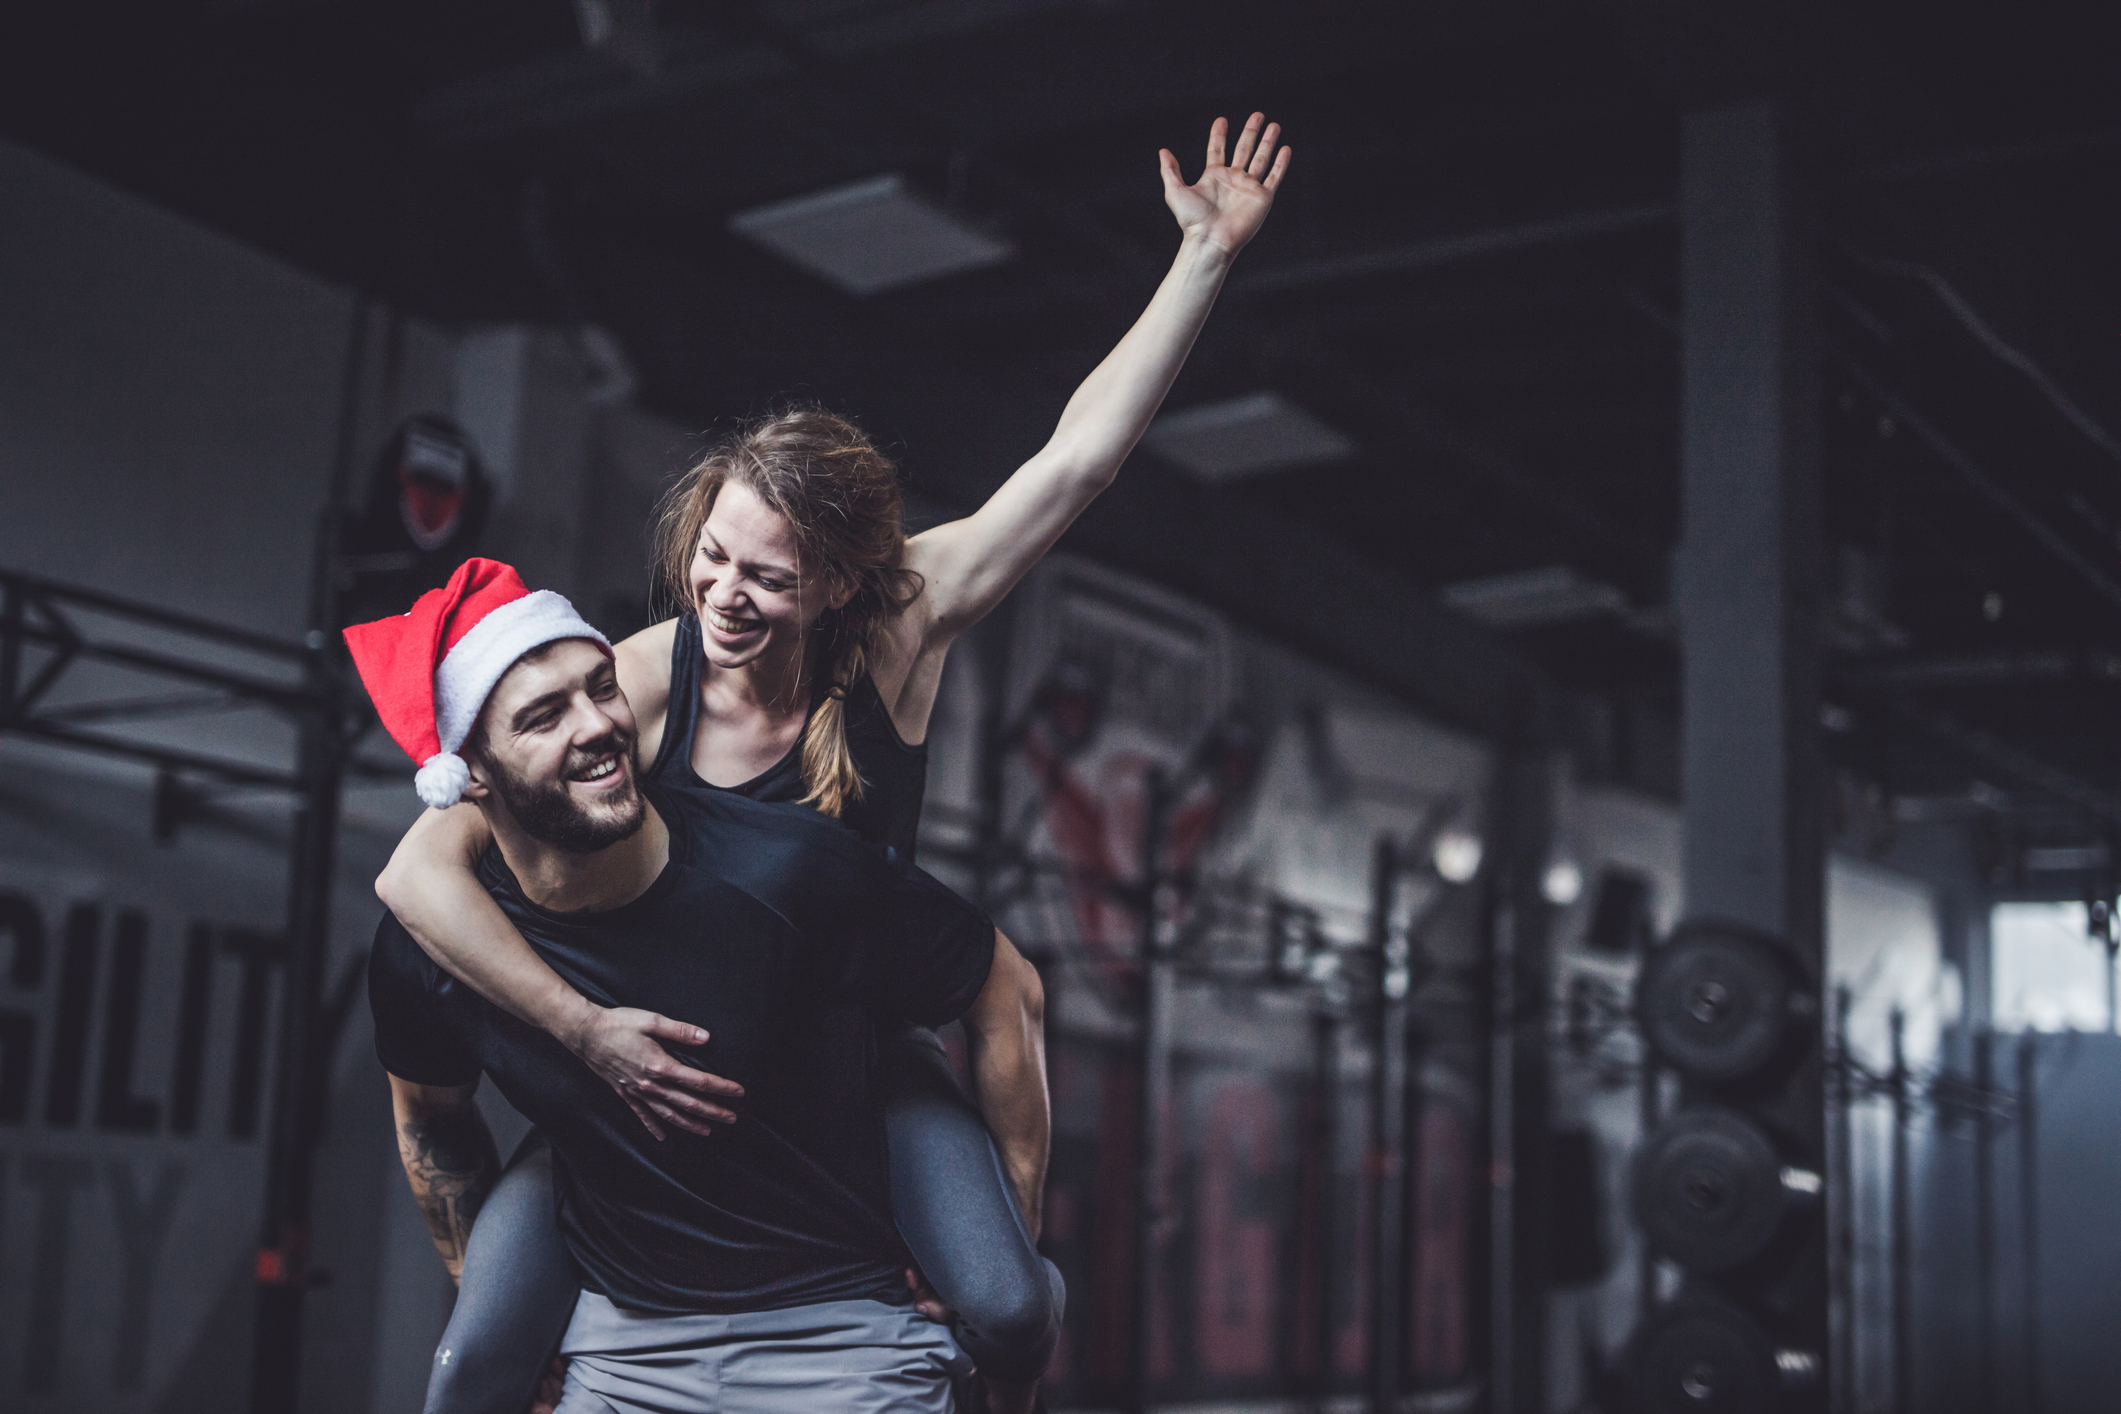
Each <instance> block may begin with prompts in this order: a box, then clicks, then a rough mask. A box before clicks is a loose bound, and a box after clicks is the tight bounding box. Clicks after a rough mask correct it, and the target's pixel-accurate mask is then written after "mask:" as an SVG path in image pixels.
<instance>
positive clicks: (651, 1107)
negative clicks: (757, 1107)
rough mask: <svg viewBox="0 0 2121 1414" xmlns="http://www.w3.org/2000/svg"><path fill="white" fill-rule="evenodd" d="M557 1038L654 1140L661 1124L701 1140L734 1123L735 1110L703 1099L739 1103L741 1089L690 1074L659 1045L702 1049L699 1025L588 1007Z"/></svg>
mask: <svg viewBox="0 0 2121 1414" xmlns="http://www.w3.org/2000/svg"><path fill="white" fill-rule="evenodd" d="M560 1039H561V1040H562V1041H564V1042H565V1043H566V1045H567V1049H568V1050H570V1051H573V1052H574V1053H575V1055H576V1056H577V1057H578V1058H580V1060H581V1062H582V1063H583V1064H584V1065H586V1066H588V1067H589V1068H590V1069H591V1070H593V1071H595V1072H596V1073H597V1074H598V1076H600V1077H602V1079H603V1081H604V1083H605V1084H607V1085H609V1086H610V1087H611V1088H612V1089H614V1090H616V1091H618V1092H619V1098H620V1099H622V1100H624V1101H625V1102H626V1107H627V1108H628V1109H630V1110H632V1111H633V1113H634V1115H635V1117H636V1118H638V1119H639V1120H640V1121H641V1123H642V1124H644V1125H646V1126H647V1128H648V1132H649V1133H650V1134H653V1135H654V1136H655V1137H656V1138H658V1139H661V1138H662V1137H663V1125H665V1124H669V1125H674V1126H675V1127H677V1128H679V1129H683V1130H687V1131H690V1132H691V1133H693V1134H698V1135H701V1136H703V1137H704V1136H706V1135H709V1134H712V1133H714V1126H715V1125H717V1124H735V1123H736V1114H735V1112H734V1111H732V1110H729V1109H727V1108H725V1107H723V1106H722V1105H719V1104H716V1103H714V1102H713V1101H712V1100H707V1099H702V1098H701V1096H703V1095H718V1096H722V1097H725V1098H727V1099H730V1100H740V1099H742V1098H743V1097H744V1087H743V1086H741V1085H739V1084H737V1083H736V1082H735V1081H734V1080H724V1079H722V1077H721V1076H719V1075H709V1074H708V1073H707V1072H706V1071H704V1070H694V1069H693V1068H692V1067H691V1066H689V1065H686V1064H685V1063H684V1062H682V1061H680V1060H678V1059H676V1058H675V1057H673V1056H672V1055H671V1054H670V1052H668V1051H666V1050H664V1049H663V1047H662V1045H661V1044H660V1043H661V1042H663V1041H670V1042H673V1043H675V1044H677V1045H680V1046H701V1045H705V1044H706V1042H707V1033H706V1032H705V1031H702V1030H701V1029H700V1028H699V1027H697V1026H691V1025H688V1024H686V1023H685V1022H682V1021H672V1020H671V1019H670V1018H669V1017H667V1016H658V1015H657V1014H656V1013H654V1012H652V1011H643V1010H641V1009H640V1008H639V1007H630V1006H621V1007H600V1006H592V1007H591V1008H590V1009H589V1012H588V1015H587V1016H586V1017H585V1019H584V1020H583V1022H582V1024H581V1025H579V1026H577V1027H575V1028H574V1029H573V1030H572V1031H571V1032H569V1033H568V1034H567V1035H564V1036H562V1037H560ZM659 1121H660V1122H659Z"/></svg>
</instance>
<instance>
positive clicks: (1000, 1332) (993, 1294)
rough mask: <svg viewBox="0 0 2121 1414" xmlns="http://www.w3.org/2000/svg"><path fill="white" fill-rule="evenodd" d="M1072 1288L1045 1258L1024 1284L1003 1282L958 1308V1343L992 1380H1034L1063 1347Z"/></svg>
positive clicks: (1027, 1273)
mask: <svg viewBox="0 0 2121 1414" xmlns="http://www.w3.org/2000/svg"><path fill="white" fill-rule="evenodd" d="M1066 1303H1067V1287H1066V1285H1065V1284H1064V1283H1063V1282H1062V1280H1061V1275H1060V1271H1059V1269H1058V1268H1056V1267H1055V1266H1054V1265H1053V1263H1051V1262H1049V1261H1047V1260H1045V1259H1044V1258H1041V1259H1040V1260H1039V1264H1038V1267H1037V1269H1036V1271H1035V1273H1033V1272H1025V1273H1024V1274H1023V1279H1022V1280H1016V1281H1010V1282H1007V1283H998V1284H996V1285H995V1286H994V1287H992V1288H990V1289H988V1290H987V1291H984V1292H982V1293H981V1295H980V1298H979V1299H978V1300H976V1301H974V1302H972V1303H971V1304H969V1305H968V1306H966V1307H962V1308H960V1309H958V1310H957V1311H956V1312H955V1313H954V1314H955V1315H956V1317H957V1326H958V1330H957V1336H958V1343H959V1344H960V1345H962V1346H964V1348H965V1353H966V1354H967V1355H969V1356H971V1357H972V1360H973V1363H975V1364H977V1365H978V1366H979V1368H980V1371H981V1373H983V1374H985V1375H987V1376H988V1377H989V1378H992V1379H1000V1380H1030V1379H1036V1378H1037V1377H1038V1376H1039V1375H1040V1374H1042V1373H1044V1371H1045V1368H1046V1364H1047V1362H1048V1361H1050V1360H1051V1359H1052V1358H1053V1349H1054V1347H1055V1346H1056V1345H1057V1344H1059V1342H1060V1330H1061V1318H1062V1316H1063V1315H1064V1314H1065V1308H1066Z"/></svg>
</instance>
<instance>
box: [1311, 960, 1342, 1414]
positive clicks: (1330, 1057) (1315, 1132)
mask: <svg viewBox="0 0 2121 1414" xmlns="http://www.w3.org/2000/svg"><path fill="white" fill-rule="evenodd" d="M1311 1070H1312V1086H1313V1093H1312V1096H1311V1132H1310V1135H1309V1140H1310V1151H1311V1153H1310V1161H1311V1171H1312V1172H1313V1173H1314V1174H1315V1175H1316V1178H1315V1180H1314V1181H1315V1182H1316V1184H1317V1187H1316V1188H1315V1189H1314V1190H1313V1192H1312V1195H1311V1199H1312V1201H1311V1211H1310V1212H1308V1213H1307V1214H1305V1217H1304V1220H1305V1221H1306V1222H1308V1223H1310V1224H1311V1244H1312V1245H1311V1253H1310V1256H1311V1270H1310V1272H1309V1273H1308V1274H1307V1276H1308V1279H1309V1281H1310V1283H1311V1290H1312V1292H1313V1305H1312V1307H1311V1332H1310V1341H1311V1358H1312V1360H1313V1362H1314V1374H1313V1377H1312V1378H1313V1384H1312V1389H1311V1393H1312V1408H1313V1409H1314V1410H1315V1411H1318V1414H1324V1410H1325V1408H1326V1404H1327V1401H1328V1400H1330V1399H1331V1398H1332V1395H1333V1374H1334V1369H1333V1337H1334V1334H1335V1332H1336V1330H1337V1326H1336V1325H1335V1322H1334V1316H1335V1315H1336V1314H1337V1312H1336V1311H1335V1310H1334V1304H1333V1284H1334V1281H1335V1279H1336V1278H1337V1276H1338V1268H1337V1266H1336V1264H1335V1263H1334V1260H1333V1256H1334V1238H1335V1235H1336V1234H1335V1231H1334V1226H1335V1225H1334V1221H1333V1219H1334V1214H1335V1212H1336V1209H1337V1205H1336V1204H1335V1203H1334V1201H1333V1190H1334V1181H1335V1179H1336V1178H1337V1177H1338V1165H1337V1162H1336V1161H1337V1159H1338V1158H1339V1155H1340V1017H1339V1014H1338V1013H1337V1012H1336V1011H1335V1010H1334V1008H1333V1002H1332V999H1331V998H1329V997H1325V996H1319V997H1317V998H1316V999H1314V1001H1313V1003H1312V1012H1311Z"/></svg>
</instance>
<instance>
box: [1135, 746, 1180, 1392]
mask: <svg viewBox="0 0 2121 1414" xmlns="http://www.w3.org/2000/svg"><path fill="white" fill-rule="evenodd" d="M1170 794H1171V788H1170V784H1169V782H1168V781H1167V780H1166V779H1165V777H1164V774H1163V773H1162V772H1161V771H1157V770H1151V771H1150V772H1148V774H1147V775H1146V776H1145V777H1144V779H1143V781H1142V797H1143V798H1142V841H1141V850H1142V864H1141V886H1140V887H1141V895H1140V897H1141V905H1140V907H1141V974H1142V975H1141V989H1142V990H1141V996H1142V1015H1141V1035H1140V1039H1139V1043H1138V1046H1137V1051H1136V1055H1137V1062H1138V1064H1139V1065H1140V1068H1141V1069H1140V1077H1141V1089H1140V1101H1139V1103H1140V1106H1141V1108H1140V1112H1139V1113H1138V1114H1137V1115H1136V1116H1135V1148H1134V1157H1135V1177H1134V1309H1133V1312H1132V1316H1133V1320H1132V1323H1131V1338H1130V1343H1129V1347H1128V1380H1127V1406H1126V1407H1127V1410H1128V1414H1147V1410H1148V1409H1149V1383H1150V1380H1151V1378H1152V1375H1153V1372H1152V1370H1151V1364H1152V1357H1153V1354H1154V1346H1155V1341H1154V1340H1153V1338H1152V1332H1153V1328H1154V1325H1155V1318H1156V1298H1157V1294H1158V1292H1157V1289H1158V1285H1159V1283H1158V1281H1157V1268H1158V1265H1159V1259H1160V1257H1161V1251H1162V1238H1163V1221H1164V1214H1163V1196H1164V1195H1163V1177H1164V1163H1165V1146H1164V1119H1165V1111H1166V1110H1167V1109H1168V1108H1169V1107H1170V1102H1171V999H1172V990H1173V983H1174V982H1175V981H1176V978H1175V976H1174V969H1175V959H1174V958H1173V956H1172V943H1173V941H1174V939H1173V936H1172V934H1173V931H1174V924H1175V922H1176V919H1175V918H1174V916H1173V914H1174V912H1175V909H1176V900H1175V899H1174V898H1173V897H1172V889H1171V881H1170V880H1169V879H1168V878H1166V876H1165V872H1164V858H1163V856H1164V831H1165V821H1166V819H1167V817H1168V816H1169V814H1170Z"/></svg>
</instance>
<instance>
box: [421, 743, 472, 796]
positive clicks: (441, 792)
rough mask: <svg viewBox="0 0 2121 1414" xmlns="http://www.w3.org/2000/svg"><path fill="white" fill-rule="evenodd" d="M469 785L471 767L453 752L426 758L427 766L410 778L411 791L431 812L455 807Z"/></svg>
mask: <svg viewBox="0 0 2121 1414" xmlns="http://www.w3.org/2000/svg"><path fill="white" fill-rule="evenodd" d="M470 784H471V767H469V766H467V765H465V764H464V758H463V757H461V756H459V755H457V754H456V753H455V752H453V751H445V752H443V753H442V754H441V755H439V756H430V757H428V758H427V764H426V765H424V766H422V767H420V769H419V770H418V771H417V772H416V773H415V774H414V775H413V778H412V788H413V790H415V791H416V792H418V793H419V797H420V800H421V802H422V803H423V804H425V805H426V806H427V807H428V808H429V809H431V810H447V809H448V808H449V807H450V806H452V805H455V804H456V803H457V802H458V801H460V800H462V799H463V798H464V787H466V786H468V785H470Z"/></svg>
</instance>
